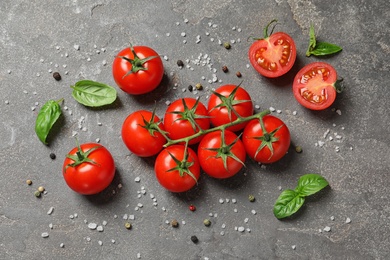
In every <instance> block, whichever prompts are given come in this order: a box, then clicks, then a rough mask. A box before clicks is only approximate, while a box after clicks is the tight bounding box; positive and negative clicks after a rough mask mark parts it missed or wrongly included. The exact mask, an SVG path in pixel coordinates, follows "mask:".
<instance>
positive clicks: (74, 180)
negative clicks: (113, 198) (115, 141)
mask: <svg viewBox="0 0 390 260" xmlns="http://www.w3.org/2000/svg"><path fill="white" fill-rule="evenodd" d="M114 175H115V163H114V159H113V158H112V155H111V153H110V152H109V151H108V150H107V149H106V148H105V147H104V146H102V145H100V144H96V143H85V144H82V145H80V146H77V147H75V148H73V149H72V150H71V151H70V152H69V154H68V155H67V157H66V158H65V160H64V164H63V176H64V179H65V182H66V184H68V186H69V187H70V188H71V189H72V190H74V191H75V192H78V193H80V194H84V195H92V194H96V193H99V192H101V191H103V190H104V189H105V188H107V187H108V185H110V183H111V182H112V180H113V179H114Z"/></svg>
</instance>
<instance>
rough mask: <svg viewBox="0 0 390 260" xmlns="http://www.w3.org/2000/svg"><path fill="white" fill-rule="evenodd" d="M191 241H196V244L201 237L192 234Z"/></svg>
mask: <svg viewBox="0 0 390 260" xmlns="http://www.w3.org/2000/svg"><path fill="white" fill-rule="evenodd" d="M191 241H192V242H194V244H196V243H198V242H199V239H198V238H197V237H196V236H191Z"/></svg>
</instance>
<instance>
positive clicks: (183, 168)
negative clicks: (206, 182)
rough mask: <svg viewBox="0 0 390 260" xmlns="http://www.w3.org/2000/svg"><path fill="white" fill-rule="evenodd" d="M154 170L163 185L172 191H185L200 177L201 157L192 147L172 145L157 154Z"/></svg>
mask: <svg viewBox="0 0 390 260" xmlns="http://www.w3.org/2000/svg"><path fill="white" fill-rule="evenodd" d="M154 171H155V173H156V177H157V180H158V182H159V183H160V184H161V186H163V187H164V188H166V189H167V190H169V191H171V192H185V191H188V190H190V189H191V188H192V187H194V186H195V184H196V183H197V181H198V179H199V177H200V165H199V159H198V156H197V155H196V153H195V152H194V150H192V149H191V148H189V147H185V146H184V145H171V146H168V147H167V148H165V149H164V150H162V151H161V152H160V153H159V155H158V156H157V158H156V161H155V164H154Z"/></svg>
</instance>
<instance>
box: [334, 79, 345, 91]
mask: <svg viewBox="0 0 390 260" xmlns="http://www.w3.org/2000/svg"><path fill="white" fill-rule="evenodd" d="M343 80H344V79H343V78H340V79H337V80H336V82H335V83H334V84H333V87H334V88H335V90H336V92H337V93H341V92H343V91H344V85H343V83H342V82H343Z"/></svg>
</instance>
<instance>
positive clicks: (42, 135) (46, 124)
mask: <svg viewBox="0 0 390 260" xmlns="http://www.w3.org/2000/svg"><path fill="white" fill-rule="evenodd" d="M61 101H62V100H59V101H54V100H49V101H47V102H46V103H45V104H44V105H43V106H42V108H41V109H40V110H39V113H38V116H37V119H36V121H35V133H36V134H37V136H38V138H39V140H41V142H42V143H44V144H47V142H46V138H47V136H48V134H49V132H50V129H51V128H52V127H53V125H54V123H55V122H56V121H57V119H58V118H59V117H60V115H61V114H62V111H61V107H60V104H59V103H60V102H61Z"/></svg>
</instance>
